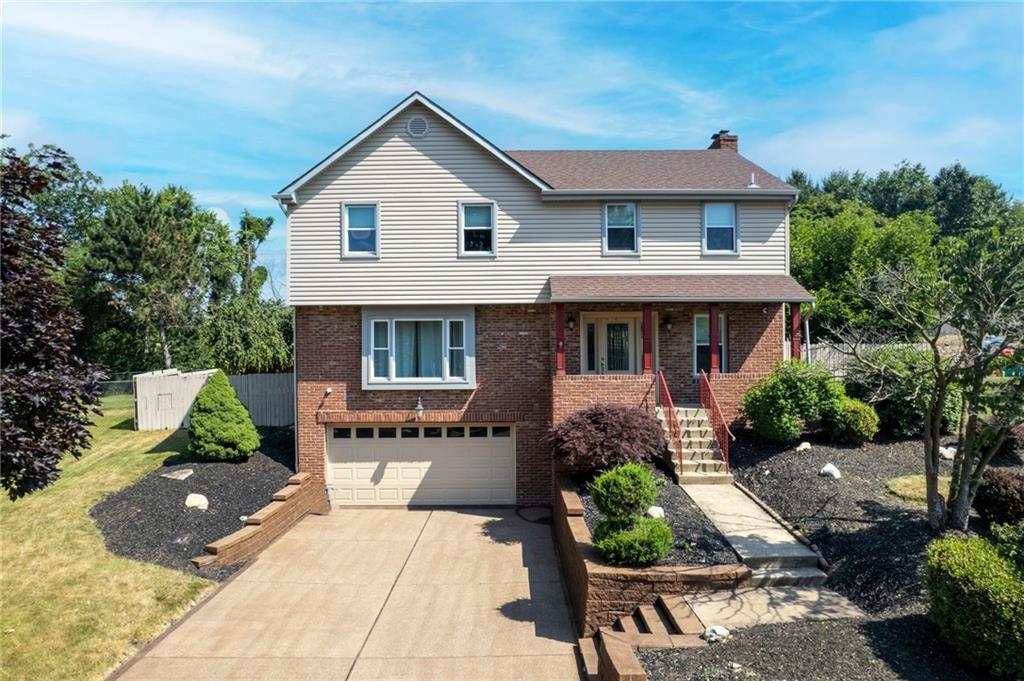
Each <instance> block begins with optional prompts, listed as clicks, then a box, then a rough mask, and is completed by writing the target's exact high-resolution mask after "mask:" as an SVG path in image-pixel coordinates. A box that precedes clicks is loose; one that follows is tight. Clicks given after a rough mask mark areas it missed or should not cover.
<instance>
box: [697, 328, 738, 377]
mask: <svg viewBox="0 0 1024 681" xmlns="http://www.w3.org/2000/svg"><path fill="white" fill-rule="evenodd" d="M709 327H710V325H709V316H708V315H706V314H699V315H695V316H694V318H693V373H694V374H696V373H698V372H699V371H700V370H701V369H703V370H704V371H705V372H708V373H711V329H710V328H709ZM728 351H729V329H728V327H727V326H726V324H725V314H723V313H719V315H718V366H719V371H721V372H722V373H723V374H724V373H726V372H727V371H728V370H729V369H728V366H729V361H728V360H729V358H728V356H727V354H728Z"/></svg>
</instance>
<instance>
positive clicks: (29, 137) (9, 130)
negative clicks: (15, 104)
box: [0, 109, 45, 145]
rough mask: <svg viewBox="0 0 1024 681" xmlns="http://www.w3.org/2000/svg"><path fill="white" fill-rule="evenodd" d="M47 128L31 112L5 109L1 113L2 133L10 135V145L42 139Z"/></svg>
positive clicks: (0, 129)
mask: <svg viewBox="0 0 1024 681" xmlns="http://www.w3.org/2000/svg"><path fill="white" fill-rule="evenodd" d="M44 130H45V128H44V127H43V125H42V123H41V122H40V121H39V118H38V117H37V116H36V115H35V114H33V113H31V112H29V111H19V110H18V109H4V110H2V112H0V132H2V133H3V134H5V135H10V136H11V139H10V140H8V143H13V144H16V145H21V144H24V143H26V142H35V141H37V140H39V139H40V137H41V136H42V133H43V131H44Z"/></svg>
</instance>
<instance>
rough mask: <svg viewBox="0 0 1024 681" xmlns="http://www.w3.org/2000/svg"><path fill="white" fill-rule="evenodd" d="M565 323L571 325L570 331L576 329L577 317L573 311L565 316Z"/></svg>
mask: <svg viewBox="0 0 1024 681" xmlns="http://www.w3.org/2000/svg"><path fill="white" fill-rule="evenodd" d="M565 325H566V326H568V327H569V330H570V331H573V330H575V329H576V318H575V317H573V316H572V312H570V313H569V315H568V316H567V317H566V318H565Z"/></svg>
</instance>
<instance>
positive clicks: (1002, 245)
mask: <svg viewBox="0 0 1024 681" xmlns="http://www.w3.org/2000/svg"><path fill="white" fill-rule="evenodd" d="M942 250H943V258H942V266H941V267H940V268H938V269H937V270H932V271H929V270H927V269H923V268H914V267H908V266H900V267H885V268H883V270H882V271H881V272H880V273H879V274H877V275H875V276H873V277H871V278H869V279H868V280H866V282H865V284H864V285H863V286H861V287H860V288H859V293H860V294H861V295H862V296H863V297H864V300H865V301H866V302H867V304H868V305H870V306H871V307H872V308H873V309H875V310H878V311H880V312H883V313H885V314H888V315H890V316H892V317H893V318H895V319H897V320H899V321H900V322H901V323H902V325H903V328H904V331H909V333H910V340H911V341H912V342H914V343H918V344H920V345H922V346H923V347H925V348H926V349H927V354H928V357H929V361H928V362H927V363H926V364H925V365H924V367H923V368H922V366H921V364H920V363H913V364H909V363H904V362H900V361H891V360H892V358H898V354H893V353H889V354H878V353H871V352H868V348H869V347H871V346H873V345H877V344H878V343H891V342H892V341H893V340H894V338H893V334H892V333H889V334H886V333H879V331H878V330H877V329H871V328H867V327H863V326H861V327H857V326H855V325H852V324H846V325H844V326H843V327H841V328H837V329H835V330H834V332H835V333H836V334H837V335H838V336H839V337H840V338H842V339H843V341H844V347H846V348H848V352H850V353H851V354H852V356H853V360H854V362H855V364H857V365H860V366H863V367H865V368H866V369H867V370H869V372H870V373H871V374H873V375H874V376H878V377H880V380H879V382H878V385H877V390H878V391H883V390H885V389H886V386H887V385H891V384H900V385H903V386H917V387H918V388H919V389H917V390H916V392H915V400H916V404H917V407H918V409H919V410H920V411H921V413H922V415H923V417H924V419H923V420H924V427H923V432H922V439H923V449H924V463H925V466H924V472H925V483H926V490H927V502H928V519H929V523H930V524H931V526H932V527H933V528H935V529H941V528H943V527H947V526H948V527H953V528H956V529H961V530H965V529H967V522H968V518H969V512H970V508H971V505H972V504H973V502H974V496H975V494H976V492H977V490H978V487H979V486H980V484H981V479H982V474H983V473H984V472H985V469H986V468H987V467H988V465H989V462H990V461H991V459H992V457H993V455H994V454H995V452H996V451H997V450H998V448H999V446H1000V445H1001V444H1002V439H1003V438H1005V434H1006V431H1007V429H1008V428H1009V425H1010V423H1011V422H1013V421H1018V422H1019V420H1020V419H1021V418H1022V417H1024V406H1022V405H1024V378H1021V377H1018V378H1015V379H1012V380H1010V381H1006V382H1002V383H999V384H996V385H994V386H993V385H992V384H991V383H990V381H989V380H988V377H989V376H991V375H992V373H993V370H994V369H996V368H997V367H998V366H999V365H1000V363H1001V362H1002V361H1004V360H1003V359H1002V354H1003V351H1004V350H1006V349H1007V348H1008V347H1009V346H1010V344H1011V343H1013V342H1014V341H1016V340H1017V339H1020V338H1022V337H1024V224H1017V225H1012V226H1010V227H1008V228H1006V229H1000V228H995V227H993V228H989V229H977V228H976V229H972V230H969V231H968V232H967V233H966V234H965V235H964V236H963V237H958V238H951V239H949V240H948V241H947V242H945V243H944V245H943V249H942ZM946 327H952V328H954V329H956V330H957V331H958V332H959V334H960V338H961V343H960V344H959V345H951V344H949V343H947V342H946V341H945V339H944V338H943V330H944V328H946ZM992 337H996V338H998V339H1000V340H996V341H995V342H991V339H992ZM896 340H902V338H898V339H896ZM1018 358H1019V359H1024V353H1021V352H1018ZM922 370H923V372H924V375H923V376H922V375H920V374H919V372H921V371H922ZM954 386H956V387H959V388H960V390H961V391H962V393H963V400H964V405H965V414H966V422H965V423H964V424H963V426H962V437H961V440H960V446H959V448H958V449H957V453H956V455H955V457H954V459H953V473H952V479H951V482H950V486H949V489H948V494H947V496H946V497H945V498H943V496H942V494H941V493H940V491H939V462H940V456H939V445H940V439H939V438H940V435H941V432H942V431H941V428H942V419H943V408H944V406H945V403H946V397H947V395H948V393H949V391H950V390H951V389H952V388H953V387H954ZM879 396H880V395H879ZM986 412H988V413H992V414H993V415H994V416H995V418H996V430H997V432H996V433H995V434H994V435H993V434H992V433H986V432H985V430H986V428H987V426H986V424H985V423H983V421H982V415H983V414H984V413H986Z"/></svg>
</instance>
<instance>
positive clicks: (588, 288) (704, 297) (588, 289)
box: [548, 274, 814, 303]
mask: <svg viewBox="0 0 1024 681" xmlns="http://www.w3.org/2000/svg"><path fill="white" fill-rule="evenodd" d="M548 281H549V284H550V286H551V302H553V303H560V302H561V303H573V302H616V301H622V302H628V301H647V302H686V303H704V302H710V303H714V302H738V301H744V302H757V303H810V302H813V301H814V296H812V295H811V294H810V293H808V292H807V290H806V289H804V287H803V286H801V285H800V284H798V283H797V281H796V279H794V278H793V277H791V276H789V275H788V274H649V275H633V274H624V275H595V276H570V275H565V276H563V275H555V276H552V277H551V278H550V279H549V280H548Z"/></svg>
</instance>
